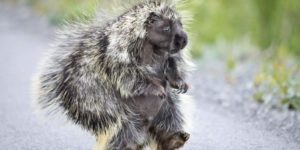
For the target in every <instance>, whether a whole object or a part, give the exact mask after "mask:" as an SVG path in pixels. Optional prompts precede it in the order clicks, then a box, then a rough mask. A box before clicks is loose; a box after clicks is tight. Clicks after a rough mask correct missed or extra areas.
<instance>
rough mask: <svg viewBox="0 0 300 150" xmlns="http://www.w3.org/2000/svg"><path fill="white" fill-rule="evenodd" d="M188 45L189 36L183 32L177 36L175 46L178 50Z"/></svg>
mask: <svg viewBox="0 0 300 150" xmlns="http://www.w3.org/2000/svg"><path fill="white" fill-rule="evenodd" d="M186 45H187V34H186V33H184V32H182V33H180V34H176V35H175V46H176V48H177V49H183V48H184V47H185V46H186Z"/></svg>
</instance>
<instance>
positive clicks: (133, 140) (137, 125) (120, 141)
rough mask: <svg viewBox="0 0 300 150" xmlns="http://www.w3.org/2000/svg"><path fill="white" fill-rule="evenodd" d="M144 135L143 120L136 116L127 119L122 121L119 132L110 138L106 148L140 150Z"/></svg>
mask: <svg viewBox="0 0 300 150" xmlns="http://www.w3.org/2000/svg"><path fill="white" fill-rule="evenodd" d="M136 117H137V118H139V117H138V116H136ZM145 137H146V132H145V129H144V128H143V122H142V121H141V120H138V119H136V118H134V119H128V120H126V122H124V123H122V126H121V129H120V130H119V132H118V133H117V134H116V135H115V136H114V137H113V138H112V139H111V141H110V142H109V146H108V148H107V150H142V149H143V145H144V143H145V141H146V140H145Z"/></svg>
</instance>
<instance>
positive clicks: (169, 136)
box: [149, 94, 190, 150]
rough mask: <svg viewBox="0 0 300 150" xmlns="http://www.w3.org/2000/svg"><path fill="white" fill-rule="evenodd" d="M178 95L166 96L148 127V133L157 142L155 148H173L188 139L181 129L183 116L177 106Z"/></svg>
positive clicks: (164, 149)
mask: <svg viewBox="0 0 300 150" xmlns="http://www.w3.org/2000/svg"><path fill="white" fill-rule="evenodd" d="M177 103H178V95H175V94H174V95H173V96H168V97H167V101H166V102H165V103H164V104H163V105H162V107H161V110H160V111H159V113H158V115H157V116H156V117H155V118H154V120H153V122H152V125H151V127H150V129H149V130H150V133H151V135H152V137H153V138H154V140H155V141H156V143H157V148H156V149H157V150H175V149H178V148H180V147H182V146H183V145H184V144H185V142H186V141H187V140H188V139H189V136H190V135H189V134H188V133H186V132H185V131H183V127H182V124H183V118H182V114H181V112H180V110H179V108H178V106H177Z"/></svg>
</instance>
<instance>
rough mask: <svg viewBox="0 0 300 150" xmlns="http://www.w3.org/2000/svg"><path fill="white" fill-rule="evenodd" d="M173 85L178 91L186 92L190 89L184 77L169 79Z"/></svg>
mask: <svg viewBox="0 0 300 150" xmlns="http://www.w3.org/2000/svg"><path fill="white" fill-rule="evenodd" d="M169 83H170V85H171V87H173V88H175V89H178V93H186V92H187V90H188V89H189V85H188V84H187V83H186V82H185V81H183V80H182V79H177V80H171V81H169Z"/></svg>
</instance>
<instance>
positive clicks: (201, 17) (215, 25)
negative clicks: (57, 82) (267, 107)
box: [15, 0, 300, 110]
mask: <svg viewBox="0 0 300 150" xmlns="http://www.w3.org/2000/svg"><path fill="white" fill-rule="evenodd" d="M15 1H16V2H17V1H18V0H15ZM113 1H115V0H110V1H107V0H59V1H55V2H54V1H52V0H25V3H26V4H27V5H28V6H30V7H32V8H33V9H34V10H35V11H36V12H38V13H40V14H42V15H46V16H47V18H49V22H50V23H51V24H53V25H60V24H62V22H63V21H64V20H65V19H66V18H67V19H68V20H76V19H77V18H78V17H76V16H78V15H80V14H82V13H83V12H84V13H85V14H87V15H89V14H92V13H93V12H94V10H95V8H96V6H97V5H96V4H99V6H100V7H106V5H107V4H108V3H112V2H113ZM185 9H187V10H188V11H189V12H190V13H191V14H192V16H193V21H192V22H191V23H190V25H189V28H188V31H189V33H190V37H191V40H192V42H191V43H192V49H191V55H192V56H193V57H194V58H195V59H198V60H199V59H201V58H202V57H204V56H203V55H204V53H205V51H207V49H209V50H211V49H212V50H213V51H214V53H216V55H219V56H221V58H223V59H224V64H225V65H226V67H227V69H228V70H229V71H231V70H234V69H235V68H236V66H238V65H239V64H241V61H243V59H242V58H241V56H245V55H246V56H248V60H250V61H253V62H255V63H257V62H258V61H259V62H261V63H259V64H260V65H258V66H257V68H258V69H257V72H256V74H255V75H254V77H253V86H254V88H255V92H254V94H253V98H254V100H256V101H257V102H260V103H266V102H267V98H268V97H270V96H271V97H272V101H273V102H272V104H273V103H274V101H275V103H274V105H278V106H282V107H286V108H288V109H292V110H300V95H299V92H298V91H300V88H299V87H300V78H299V77H300V72H299V70H300V69H299V68H300V67H299V60H300V0H186V6H185ZM245 39H246V40H245ZM245 41H246V42H245ZM220 43H222V44H220ZM216 45H219V46H216ZM228 45H239V46H238V47H239V48H237V50H236V48H235V50H233V48H232V46H228ZM214 46H215V47H219V48H207V47H214ZM248 47H254V48H248ZM251 53H258V54H256V55H255V56H256V57H251Z"/></svg>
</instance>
